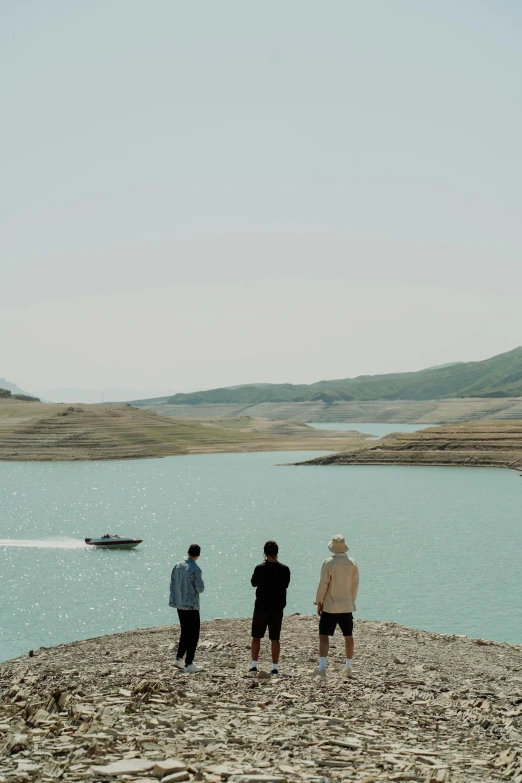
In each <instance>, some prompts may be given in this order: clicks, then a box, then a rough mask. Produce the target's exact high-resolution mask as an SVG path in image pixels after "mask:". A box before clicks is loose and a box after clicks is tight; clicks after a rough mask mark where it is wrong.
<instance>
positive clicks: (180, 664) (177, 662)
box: [174, 658, 185, 669]
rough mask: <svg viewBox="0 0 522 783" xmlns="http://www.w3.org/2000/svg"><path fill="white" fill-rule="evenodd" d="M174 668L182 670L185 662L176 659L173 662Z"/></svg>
mask: <svg viewBox="0 0 522 783" xmlns="http://www.w3.org/2000/svg"><path fill="white" fill-rule="evenodd" d="M174 666H175V667H176V669H184V668H185V661H184V660H183V658H176V660H175V661H174Z"/></svg>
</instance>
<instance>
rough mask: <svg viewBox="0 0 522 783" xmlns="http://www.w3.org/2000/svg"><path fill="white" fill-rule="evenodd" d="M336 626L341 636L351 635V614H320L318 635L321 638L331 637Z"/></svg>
mask: <svg viewBox="0 0 522 783" xmlns="http://www.w3.org/2000/svg"><path fill="white" fill-rule="evenodd" d="M337 625H339V628H340V629H341V632H342V635H343V636H351V635H352V633H353V615H352V613H351V612H339V613H337V614H330V612H322V614H321V619H320V620H319V633H320V634H321V635H322V636H333V635H334V631H335V629H336V626H337Z"/></svg>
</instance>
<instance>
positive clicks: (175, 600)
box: [169, 557, 205, 609]
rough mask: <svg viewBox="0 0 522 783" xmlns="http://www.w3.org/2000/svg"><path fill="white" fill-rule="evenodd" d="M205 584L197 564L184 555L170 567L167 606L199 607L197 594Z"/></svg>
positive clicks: (179, 607)
mask: <svg viewBox="0 0 522 783" xmlns="http://www.w3.org/2000/svg"><path fill="white" fill-rule="evenodd" d="M204 589H205V585H204V583H203V577H202V575H201V568H200V567H199V566H198V564H197V563H196V562H195V561H194V560H191V559H190V557H186V558H185V560H182V561H181V563H177V564H176V565H175V566H174V568H173V569H172V575H171V577H170V600H169V606H173V607H174V608H175V609H199V594H200V593H202V592H203V590H204Z"/></svg>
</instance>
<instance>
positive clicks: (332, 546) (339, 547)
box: [328, 535, 350, 555]
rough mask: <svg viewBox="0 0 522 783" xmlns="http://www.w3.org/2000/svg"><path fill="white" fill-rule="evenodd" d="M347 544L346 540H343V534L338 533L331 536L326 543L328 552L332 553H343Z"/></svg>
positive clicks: (346, 549)
mask: <svg viewBox="0 0 522 783" xmlns="http://www.w3.org/2000/svg"><path fill="white" fill-rule="evenodd" d="M349 548H350V547H349V546H348V545H347V543H346V541H345V540H344V536H341V535H338V536H332V540H331V541H330V543H329V544H328V549H329V550H330V552H333V553H334V555H339V554H343V553H344V552H348V550H349Z"/></svg>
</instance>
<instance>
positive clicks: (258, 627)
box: [249, 611, 268, 672]
mask: <svg viewBox="0 0 522 783" xmlns="http://www.w3.org/2000/svg"><path fill="white" fill-rule="evenodd" d="M267 625H268V621H267V615H266V614H265V613H263V612H255V611H254V615H253V617H252V645H251V649H252V662H251V664H250V669H249V671H251V672H252V671H257V662H258V660H259V653H260V652H261V639H262V638H263V637H264V635H265V633H266V629H267Z"/></svg>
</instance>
